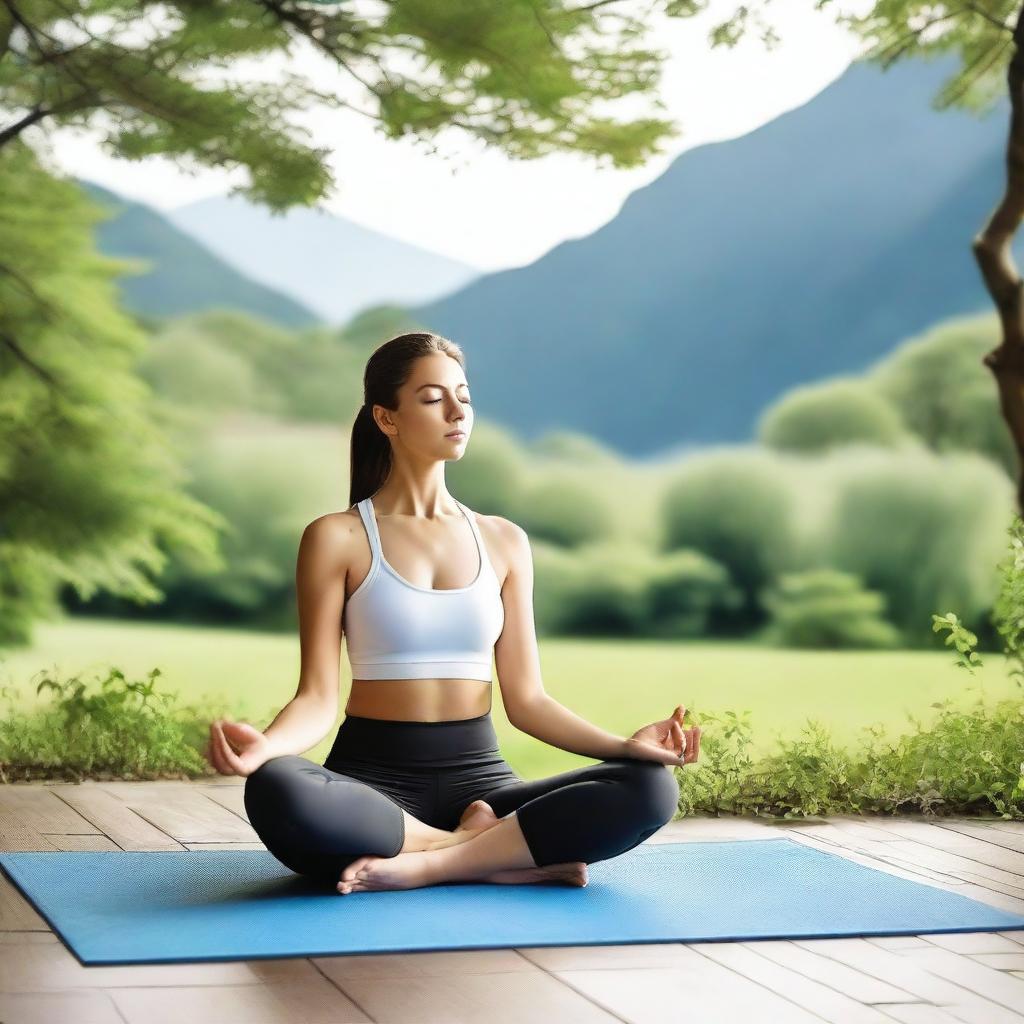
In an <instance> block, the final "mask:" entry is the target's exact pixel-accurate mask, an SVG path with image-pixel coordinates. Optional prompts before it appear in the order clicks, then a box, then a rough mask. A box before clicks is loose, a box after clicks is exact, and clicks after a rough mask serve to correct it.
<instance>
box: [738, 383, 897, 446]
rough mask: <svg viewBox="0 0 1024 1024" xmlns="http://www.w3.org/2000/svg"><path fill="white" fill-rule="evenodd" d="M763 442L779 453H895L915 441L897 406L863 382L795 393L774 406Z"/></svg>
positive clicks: (764, 420)
mask: <svg viewBox="0 0 1024 1024" xmlns="http://www.w3.org/2000/svg"><path fill="white" fill-rule="evenodd" d="M757 434H758V439H759V440H760V441H761V443H762V444H764V445H767V446H768V447H769V448H776V449H778V450H780V451H794V452H820V451H824V450H826V449H828V448H834V447H836V446H837V445H842V444H851V443H857V442H861V443H864V444H873V445H878V446H880V447H884V448H892V447H896V446H898V445H900V444H901V443H902V442H904V441H906V440H907V438H908V437H909V436H910V434H909V432H908V430H907V429H906V427H905V426H904V425H903V422H902V420H901V419H900V415H899V413H898V412H897V411H896V410H895V409H894V408H893V406H892V404H891V403H890V402H888V401H887V400H886V399H885V398H883V397H882V396H881V395H879V394H878V393H877V392H876V391H875V390H873V389H872V388H871V387H870V386H869V385H868V384H866V383H864V382H863V381H861V380H847V379H841V378H840V379H835V380H827V381H823V382H822V383H820V384H814V385H809V386H806V387H801V388H796V389H794V390H792V391H789V392H787V393H786V394H785V395H784V396H783V397H782V398H781V399H779V401H777V402H776V403H775V404H774V405H772V406H770V407H769V408H768V409H767V410H766V411H765V412H764V414H763V415H762V416H761V419H760V421H759V423H758V428H757Z"/></svg>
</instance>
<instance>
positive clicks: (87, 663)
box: [0, 618, 1020, 778]
mask: <svg viewBox="0 0 1024 1024" xmlns="http://www.w3.org/2000/svg"><path fill="white" fill-rule="evenodd" d="M937 643H938V641H937ZM953 661H954V659H953V655H952V654H951V652H950V651H949V650H948V649H943V650H936V651H934V652H932V651H895V652H894V651H863V652H857V651H855V652H850V651H841V652H839V651H836V652H832V651H798V650H779V649H773V648H765V647H760V646H757V645H754V644H749V643H747V644H745V643H735V642H733V643H718V642H711V641H707V642H705V641H697V642H679V643H672V642H664V641H649V640H630V641H616V640H608V639H596V640H583V639H551V640H544V641H542V643H541V664H542V670H543V673H544V686H545V689H546V690H547V691H548V693H549V694H551V696H553V697H554V698H555V699H557V700H559V701H561V702H562V703H563V704H565V705H566V706H567V707H569V708H570V709H572V710H573V711H575V712H576V713H577V714H578V715H580V716H581V717H583V718H586V719H587V720H588V721H591V722H593V723H594V724H596V725H599V726H601V727H602V728H604V729H607V730H608V731H610V732H613V733H616V734H617V735H621V736H628V735H630V734H631V733H633V732H635V731H636V730H637V729H639V728H640V727H642V726H644V725H647V724H648V723H649V722H652V721H655V720H656V719H660V718H664V717H666V716H667V715H668V714H670V713H671V711H672V709H673V708H674V707H675V705H676V704H678V703H682V704H684V705H685V706H686V707H688V708H689V709H690V710H691V712H693V713H694V715H695V719H696V721H697V722H700V718H701V713H702V712H704V713H711V714H715V715H721V714H723V713H725V712H728V711H735V712H737V713H741V712H743V711H745V710H749V712H750V726H751V736H750V747H749V753H751V754H753V755H767V754H769V753H771V752H773V751H775V750H776V748H777V744H778V741H779V739H784V740H790V741H792V740H794V739H795V738H796V737H797V735H798V734H799V733H800V731H801V729H802V728H803V727H804V726H805V725H806V723H807V721H808V720H813V721H816V722H819V723H821V724H822V725H823V726H824V727H825V729H827V731H828V733H829V734H830V736H831V739H832V742H833V743H835V744H836V745H837V746H838V747H843V748H847V749H853V748H856V747H858V746H859V745H860V744H861V742H862V741H863V739H864V737H865V735H866V734H865V733H863V732H862V730H863V729H864V728H865V727H867V726H873V727H877V729H879V730H880V733H881V735H883V736H886V737H892V738H893V739H895V738H896V737H897V736H899V735H901V734H903V733H907V732H909V731H910V722H911V716H913V718H914V719H915V720H917V721H920V722H922V723H923V725H925V726H927V725H928V724H929V723H930V722H932V721H934V720H935V717H936V715H937V714H938V712H936V711H935V710H933V709H932V705H933V704H935V703H936V702H940V701H949V702H950V706H951V707H953V708H964V709H966V708H968V707H969V706H972V705H974V704H975V703H976V702H977V700H978V698H979V697H981V698H982V699H983V700H984V701H985V703H986V704H988V705H991V704H993V703H995V702H996V701H999V700H1002V699H1006V698H1014V697H1016V698H1019V697H1020V688H1019V687H1018V686H1017V685H1016V684H1015V683H1014V682H1013V680H1012V679H1011V678H1010V677H1009V675H1008V672H1007V665H1006V663H1005V661H1004V659H1002V658H1001V657H1000V656H998V655H991V654H990V655H988V656H987V657H986V658H985V665H984V666H983V667H982V668H981V669H979V670H978V672H977V674H976V675H974V676H970V675H968V674H967V673H966V672H965V671H964V670H963V669H959V668H957V667H956V666H955V665H954V663H953ZM112 665H113V666H116V667H117V668H119V669H120V670H121V671H122V672H124V673H125V674H126V675H127V676H128V677H130V678H141V677H144V676H146V675H147V674H148V673H149V672H150V671H151V670H152V669H153V668H157V667H159V668H160V670H161V672H162V677H161V680H160V683H159V691H160V692H162V693H170V692H177V694H178V697H179V702H180V703H188V704H192V703H198V704H202V705H210V706H212V707H216V708H219V709H220V711H219V712H218V713H219V714H223V715H227V716H230V717H233V718H244V719H246V720H247V721H250V722H252V723H253V724H254V725H256V726H257V727H259V728H265V727H266V725H267V724H268V723H269V722H270V720H271V719H272V718H273V716H274V715H275V714H276V713H277V711H278V710H279V709H280V708H281V707H282V706H283V705H284V704H285V703H286V702H287V701H288V700H289V699H290V698H291V697H292V696H293V694H294V693H295V688H296V684H297V681H298V669H299V646H298V640H297V637H296V636H295V635H293V634H287V635H284V634H268V633H255V632H249V631H244V630H233V629H220V628H217V629H213V628H211V629H206V628H196V627H188V626H179V625H168V624H148V623H146V624H143V623H134V622H121V621H112V620H102V619H85V618H69V619H66V620H64V621H62V622H57V623H44V624H40V625H39V626H37V628H36V634H35V643H34V644H33V646H32V647H31V648H27V649H23V650H19V651H10V652H6V654H5V655H4V657H3V659H2V660H0V685H5V686H7V687H10V688H11V689H13V691H14V692H15V694H16V701H15V707H17V708H19V709H20V710H23V711H28V710H30V709H32V708H34V707H37V706H40V707H41V706H44V705H46V704H48V698H47V696H46V694H43V695H41V696H39V697H37V696H36V695H35V693H34V689H33V686H32V685H31V679H32V676H33V675H34V674H35V673H37V672H40V671H42V670H49V671H51V672H54V673H58V674H60V675H61V676H62V677H65V676H67V675H70V674H72V673H83V674H86V675H88V674H89V673H90V672H92V671H96V672H101V671H102V670H104V669H106V668H108V667H109V666H112ZM348 688H349V677H348V675H347V662H346V661H345V658H344V653H343V657H342V699H341V708H342V711H341V713H340V714H339V722H340V720H341V718H342V717H343V715H344V710H343V709H344V704H345V699H346V698H347V694H348ZM493 714H494V721H495V726H496V729H497V731H498V738H499V743H500V746H501V750H502V752H503V753H504V755H505V757H506V758H507V760H508V761H509V763H510V764H511V765H512V766H513V768H514V769H515V770H516V771H517V772H519V773H520V774H521V775H522V776H523V777H524V778H537V777H539V776H542V775H549V774H554V773H556V772H560V771H566V770H568V769H570V768H575V767H578V766H579V765H581V764H586V763H590V762H591V761H592V759H589V758H583V757H580V756H578V755H575V754H571V753H569V752H567V751H563V750H558V749H556V748H554V747H550V746H548V745H546V744H543V743H540V742H539V741H537V740H535V739H533V738H532V737H529V736H526V735H524V734H523V733H521V732H519V731H518V730H516V729H514V728H512V726H510V725H509V723H508V721H507V719H506V717H505V715H504V712H503V709H502V705H501V698H500V693H499V688H498V686H497V685H496V686H495V692H494V707H493ZM332 740H333V730H332V732H331V733H330V734H329V735H328V736H327V737H326V738H325V739H324V740H323V741H322V742H321V743H320V744H318V745H317V746H316V747H314V748H313V749H312V750H310V751H307V752H306V753H305V756H306V757H308V758H310V759H311V760H314V761H317V762H318V763H319V762H322V761H323V759H324V757H326V755H327V752H328V750H329V749H330V745H331V742H332Z"/></svg>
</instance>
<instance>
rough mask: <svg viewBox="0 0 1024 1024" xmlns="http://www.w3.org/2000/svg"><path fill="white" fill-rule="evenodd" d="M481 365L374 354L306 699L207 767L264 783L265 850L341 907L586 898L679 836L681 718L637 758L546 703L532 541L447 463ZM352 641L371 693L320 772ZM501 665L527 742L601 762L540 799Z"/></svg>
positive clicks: (349, 716)
mask: <svg viewBox="0 0 1024 1024" xmlns="http://www.w3.org/2000/svg"><path fill="white" fill-rule="evenodd" d="M464 366H465V362H464V358H463V354H462V351H461V349H460V348H459V347H458V346H457V345H456V344H455V343H454V342H451V341H449V340H448V339H446V338H442V337H439V336H438V335H435V334H426V333H415V334H404V335H400V336H399V337H397V338H393V339H392V340H391V341H388V342H386V343H385V344H384V345H382V346H380V347H379V348H378V349H377V350H376V351H375V352H374V353H373V355H372V356H371V357H370V360H369V362H368V363H367V366H366V371H365V374H364V380H363V386H364V395H365V397H366V403H365V404H364V405H363V407H362V409H360V411H359V414H358V416H357V417H356V421H355V425H354V427H353V430H352V448H351V489H350V494H349V500H350V501H353V502H354V504H353V506H352V507H351V508H349V509H347V510H346V511H344V512H338V513H332V514H330V515H325V516H322V517H320V518H319V519H316V520H315V521H314V522H312V523H310V524H309V526H307V527H306V529H305V531H304V532H303V535H302V540H301V542H300V544H299V555H298V567H297V570H296V588H297V596H298V611H299V619H300V630H299V632H300V643H301V670H300V680H299V686H298V692H297V693H296V695H295V697H294V698H293V699H292V700H291V701H290V702H289V703H288V704H287V705H286V706H285V708H284V709H283V710H282V711H281V712H280V713H279V714H278V716H277V717H276V718H275V719H274V721H273V722H272V723H271V724H270V725H269V726H268V727H267V729H266V731H265V732H260V731H259V730H257V729H255V728H253V727H252V726H251V725H248V724H246V723H244V722H231V721H229V720H226V719H220V720H218V721H216V722H214V723H213V724H212V725H211V727H210V744H209V747H208V748H207V757H208V758H209V759H210V761H211V763H212V764H213V766H214V767H215V768H216V769H217V770H218V771H220V772H222V773H224V774H226V775H230V774H238V775H243V776H245V777H246V781H245V808H246V813H247V814H248V816H249V820H250V822H251V824H252V826H253V828H254V829H255V830H256V832H257V833H258V835H259V836H260V839H261V840H262V841H263V842H264V843H265V844H266V847H267V849H268V850H269V851H270V852H271V853H272V854H273V855H274V856H275V857H276V858H277V859H278V860H279V861H281V862H282V863H283V864H284V865H285V866H287V867H289V868H291V869H292V870H293V871H296V872H298V873H300V874H304V875H308V876H311V877H315V878H320V879H324V880H329V881H331V882H332V883H334V884H335V885H336V888H337V891H338V892H339V893H342V894H348V893H352V892H361V891H368V890H380V889H409V888H415V887H418V886H425V885H436V884H438V883H448V882H458V881H466V882H469V881H472V882H497V883H526V882H560V883H563V884H570V885H586V884H587V871H586V866H587V864H588V863H592V862H594V861H597V860H604V859H607V858H609V857H614V856H616V855H618V854H620V853H624V852H625V851H626V850H630V849H632V848H633V847H635V846H637V845H638V844H639V843H641V842H642V841H643V840H644V839H646V838H647V837H648V836H650V835H652V834H653V833H654V832H655V831H656V830H657V829H659V828H660V827H661V826H662V825H664V824H665V823H666V822H668V821H669V820H671V818H672V816H673V815H674V813H675V810H676V807H677V805H678V798H679V788H678V783H677V782H676V779H675V774H674V773H673V772H672V771H671V770H669V769H667V768H666V766H667V765H676V764H688V763H690V762H692V761H695V760H696V759H697V756H698V752H699V748H700V729H699V728H696V727H694V728H692V729H683V727H682V722H683V716H684V714H685V709H684V708H683V707H682V706H679V707H677V708H676V709H675V711H674V712H673V713H672V714H671V715H670V716H669V717H668V718H666V719H664V720H663V721H659V722H654V723H653V724H651V725H647V726H644V727H643V728H642V729H639V730H638V731H637V732H636V733H634V734H633V735H632V736H631V737H629V738H628V739H626V738H622V737H619V736H614V735H612V734H610V733H607V732H605V731H604V730H602V729H599V728H597V727H596V726H593V725H591V724H590V723H589V722H587V721H585V720H584V719H582V718H579V717H578V716H577V715H575V714H573V713H572V712H571V711H569V710H568V708H566V707H564V706H563V705H561V704H559V703H558V702H557V701H555V700H554V699H553V698H552V697H550V696H548V694H547V693H545V691H544V687H543V684H542V682H541V674H540V659H539V656H538V652H537V641H536V635H535V632H534V622H533V603H532V602H533V565H532V560H531V553H530V545H529V541H528V539H527V536H526V534H525V532H524V531H523V530H522V529H521V528H520V527H518V526H516V525H515V524H514V523H512V522H510V521H509V520H507V519H503V518H501V517H500V516H476V515H475V514H474V513H471V512H470V510H469V509H467V508H466V506H464V505H463V504H462V503H461V502H459V501H457V500H456V499H454V498H453V497H452V496H451V495H450V494H449V493H448V491H447V490H446V488H445V482H444V465H445V462H447V461H448V460H449V459H457V458H460V457H461V456H462V454H463V452H465V450H466V445H467V443H468V441H469V435H470V434H471V433H472V427H473V409H472V405H471V403H470V394H469V385H468V384H467V383H466V378H465V375H464V372H463V370H464ZM385 551H386V552H387V554H386V555H385ZM467 581H468V582H467ZM339 623H340V624H341V626H342V629H339ZM342 631H343V632H344V634H345V637H346V645H347V649H348V656H349V660H350V662H351V665H352V690H351V693H350V696H349V700H348V704H347V706H346V708H345V712H346V717H345V719H344V721H343V722H342V724H341V728H340V729H339V730H338V734H337V738H336V739H335V742H334V746H333V748H332V750H331V752H330V754H329V756H328V757H327V760H326V761H325V762H324V763H323V765H318V764H315V763H314V762H312V761H310V760H308V759H307V758H304V757H301V756H299V752H300V751H306V750H309V749H310V748H311V747H313V746H315V745H316V744H317V743H319V742H320V740H322V739H323V737H324V736H325V735H327V733H328V731H329V730H330V729H331V728H332V726H333V724H334V722H335V720H336V718H337V709H338V689H339V660H340V645H341V636H340V634H341V632H342ZM492 653H493V655H494V660H495V665H496V668H497V673H498V680H499V684H500V686H501V692H502V699H503V701H504V705H505V709H506V712H507V714H508V717H509V720H510V721H511V722H512V724H513V725H515V726H516V727H517V728H519V729H522V730H523V731H525V732H527V733H529V734H531V735H533V736H536V737H538V738H539V739H541V740H543V741H545V742H547V743H551V744H553V745H555V746H558V747H560V748H561V749H564V750H569V751H572V752H574V753H577V754H582V755H583V756H585V757H591V758H601V759H602V760H601V762H600V763H599V764H591V765H586V766H584V767H582V768H576V769H573V770H571V771H566V772H562V773H561V774H558V775H553V776H551V777H549V778H544V779H535V780H531V781H524V780H523V779H521V778H519V776H518V775H516V774H515V772H513V771H512V769H511V767H510V766H509V765H508V763H507V762H506V761H505V760H504V758H503V757H502V756H501V754H500V753H499V751H498V745H497V738H496V735H495V731H494V727H493V724H492V722H491V700H490V696H491V657H492ZM627 685H628V683H627ZM623 697H624V699H628V695H627V693H624V694H623Z"/></svg>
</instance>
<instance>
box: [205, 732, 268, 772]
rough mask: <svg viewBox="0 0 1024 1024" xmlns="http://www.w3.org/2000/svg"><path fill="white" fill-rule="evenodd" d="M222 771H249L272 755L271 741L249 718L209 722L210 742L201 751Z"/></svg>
mask: <svg viewBox="0 0 1024 1024" xmlns="http://www.w3.org/2000/svg"><path fill="white" fill-rule="evenodd" d="M203 753H204V754H205V756H206V759H207V761H209V762H210V764H212V765H213V767H214V768H216V769H217V771H219V772H220V773H221V775H242V776H246V775H251V774H252V773H253V772H254V771H256V769H257V768H259V767H260V765H262V764H263V763H264V762H265V761H267V760H269V758H270V757H271V756H272V752H271V749H270V741H269V740H268V739H267V737H266V736H265V735H264V734H263V733H262V732H260V730H259V729H256V728H255V727H253V726H251V725H250V724H249V723H248V722H232V721H230V720H229V719H226V718H218V719H217V721H215V722H213V723H212V724H211V725H210V742H209V744H207V747H206V750H205V751H203Z"/></svg>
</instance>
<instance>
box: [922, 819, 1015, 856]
mask: <svg viewBox="0 0 1024 1024" xmlns="http://www.w3.org/2000/svg"><path fill="white" fill-rule="evenodd" d="M937 827H938V828H943V829H946V831H948V832H958V833H960V835H964V836H970V837H971V838H972V839H981V840H982V841H983V842H986V843H992V844H994V845H995V846H1004V847H1006V849H1007V850H1016V851H1017V852H1018V853H1024V834H1022V835H1018V834H1017V833H1015V832H1005V831H1003V830H1002V829H998V828H992V827H991V826H989V825H983V824H980V823H978V822H973V821H961V820H954V821H943V822H941V823H938V824H937Z"/></svg>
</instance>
